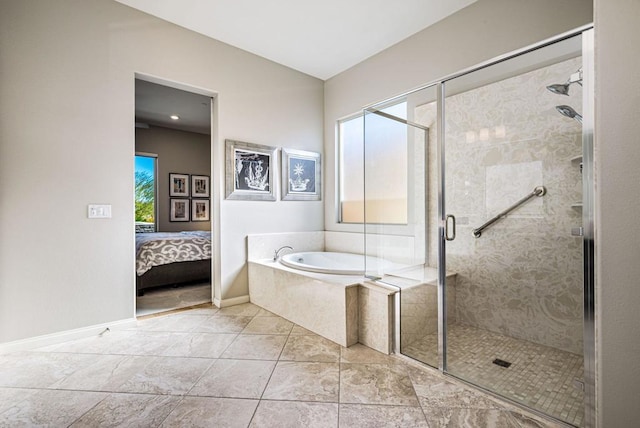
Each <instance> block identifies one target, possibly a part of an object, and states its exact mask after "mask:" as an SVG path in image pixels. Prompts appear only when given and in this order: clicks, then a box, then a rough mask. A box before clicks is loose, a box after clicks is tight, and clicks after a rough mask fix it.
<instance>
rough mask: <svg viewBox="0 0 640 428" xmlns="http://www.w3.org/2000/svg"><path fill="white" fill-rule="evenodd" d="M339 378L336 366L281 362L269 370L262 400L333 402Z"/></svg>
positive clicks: (335, 399) (336, 398)
mask: <svg viewBox="0 0 640 428" xmlns="http://www.w3.org/2000/svg"><path fill="white" fill-rule="evenodd" d="M339 379H340V368H339V365H338V364H337V363H299V362H289V361H281V362H279V363H278V365H277V366H276V368H275V370H274V371H273V375H272V376H271V380H270V381H269V384H268V385H267V389H266V390H265V392H264V394H263V398H264V399H266V400H299V401H324V402H337V401H338V390H339Z"/></svg>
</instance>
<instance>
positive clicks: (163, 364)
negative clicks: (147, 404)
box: [118, 357, 213, 395]
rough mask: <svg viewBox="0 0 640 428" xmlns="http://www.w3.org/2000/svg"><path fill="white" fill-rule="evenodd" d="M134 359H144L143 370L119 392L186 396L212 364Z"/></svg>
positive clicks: (175, 359)
mask: <svg viewBox="0 0 640 428" xmlns="http://www.w3.org/2000/svg"><path fill="white" fill-rule="evenodd" d="M135 358H136V359H145V361H144V368H143V369H142V370H140V371H138V372H137V373H135V374H134V375H133V376H131V377H130V378H129V379H128V380H127V381H126V382H125V383H123V384H122V385H121V386H120V387H119V388H118V391H119V392H139V393H148V394H174V395H179V394H186V393H187V392H188V391H189V390H190V389H191V388H192V387H193V385H195V383H196V381H197V380H198V379H200V377H201V376H202V375H203V374H204V372H205V371H206V370H207V369H208V368H209V367H210V366H211V364H212V363H213V360H209V359H205V358H180V357H135Z"/></svg>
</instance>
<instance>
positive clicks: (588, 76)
mask: <svg viewBox="0 0 640 428" xmlns="http://www.w3.org/2000/svg"><path fill="white" fill-rule="evenodd" d="M593 32H594V31H593V24H589V25H585V26H582V27H579V28H577V29H575V30H572V31H568V32H566V33H562V34H560V35H558V36H555V37H552V38H549V39H547V40H544V41H541V42H539V43H536V44H533V45H531V46H528V47H525V48H522V49H519V50H516V51H513V52H510V53H508V54H505V55H501V56H499V57H496V58H494V59H491V60H489V61H486V62H483V63H480V64H478V65H476V66H473V67H470V68H467V69H464V70H462V71H459V72H457V73H454V74H451V75H449V76H446V77H444V78H441V79H437V80H435V81H432V82H430V83H428V84H425V85H422V86H420V87H418V88H415V89H412V90H410V91H407V92H405V93H403V94H400V95H398V96H394V97H392V98H390V99H387V100H384V101H381V102H376V103H373V104H370V105H368V106H365V107H364V111H365V113H367V112H369V113H372V112H376V113H377V112H378V109H377V107H376V106H379V105H382V104H384V103H388V102H390V101H391V100H395V99H399V98H402V97H406V96H409V95H411V94H413V93H415V92H418V91H422V90H426V89H428V88H433V87H435V88H436V95H437V98H436V104H437V106H438V108H437V119H436V121H437V127H438V130H439V132H438V133H437V143H436V144H437V162H436V163H437V166H438V173H437V176H438V219H439V227H438V242H439V244H438V266H439V269H438V369H439V370H440V371H441V372H442V373H444V374H446V375H448V376H452V377H455V378H456V379H459V380H461V381H463V382H465V383H469V382H467V381H466V380H465V379H461V378H458V377H457V376H455V375H454V374H451V373H449V372H448V371H447V346H446V345H447V344H446V340H447V334H446V328H447V325H446V321H445V320H446V319H447V313H446V312H447V310H446V308H447V305H446V293H445V283H446V271H445V269H441V268H440V267H442V266H445V263H446V253H445V245H446V238H447V236H446V229H447V217H448V216H447V215H446V209H445V193H444V179H445V177H444V172H445V171H444V165H445V155H444V134H445V117H444V116H445V113H444V111H443V108H442V107H443V106H444V100H445V83H447V82H449V81H451V80H453V79H456V78H458V77H461V76H464V75H467V74H470V73H473V72H476V71H478V70H482V69H484V68H487V67H490V66H493V65H496V64H499V63H501V62H505V61H508V60H510V59H513V58H516V57H519V56H521V55H525V54H527V53H530V52H533V51H536V50H538V49H541V48H544V47H547V46H550V45H553V44H555V43H558V42H562V41H564V40H568V39H570V38H573V37H576V36H582V63H583V67H582V88H583V106H582V112H583V113H582V116H583V122H582V151H583V169H582V182H583V210H582V227H583V237H582V238H583V267H584V292H583V293H584V304H583V314H584V319H583V342H584V348H583V353H584V355H583V357H584V427H585V428H593V427H595V426H596V417H595V416H596V415H595V408H596V406H595V400H596V389H595V285H596V276H595V245H596V243H595V231H594V201H595V187H594V174H593V144H594V98H595V86H594V38H593ZM407 124H408V125H413V123H407ZM399 306H400V304H399V298H398V297H396V304H395V310H396V314H395V316H396V323H395V325H396V330H397V331H396V334H395V335H394V336H395V339H396V340H395V343H394V352H396V353H397V354H400V343H399V340H398V337H399V320H398V318H399V312H398V310H399ZM472 385H473V386H474V387H476V388H480V389H483V390H484V391H486V392H488V393H489V394H491V395H494V396H499V397H500V398H501V399H503V400H505V401H508V402H511V403H513V404H516V405H518V406H520V407H525V408H527V409H528V410H530V411H532V412H534V413H536V414H539V415H543V416H547V417H549V416H550V415H546V414H544V413H542V412H541V411H539V410H536V409H533V408H530V407H527V406H524V405H522V404H521V403H518V402H515V401H513V400H511V399H509V398H508V397H504V396H501V395H498V394H496V393H494V392H493V391H490V390H487V389H485V388H483V387H482V386H478V385H475V384H472Z"/></svg>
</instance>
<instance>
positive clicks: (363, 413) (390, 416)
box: [340, 404, 429, 428]
mask: <svg viewBox="0 0 640 428" xmlns="http://www.w3.org/2000/svg"><path fill="white" fill-rule="evenodd" d="M340 427H343V428H356V427H362V428H365V427H367V428H382V427H388V428H405V427H411V428H429V426H428V425H427V420H426V419H425V417H424V414H423V413H422V409H421V408H420V407H405V406H378V405H363V404H340Z"/></svg>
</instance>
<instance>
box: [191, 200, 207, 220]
mask: <svg viewBox="0 0 640 428" xmlns="http://www.w3.org/2000/svg"><path fill="white" fill-rule="evenodd" d="M209 219H210V216H209V199H192V200H191V221H209Z"/></svg>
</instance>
